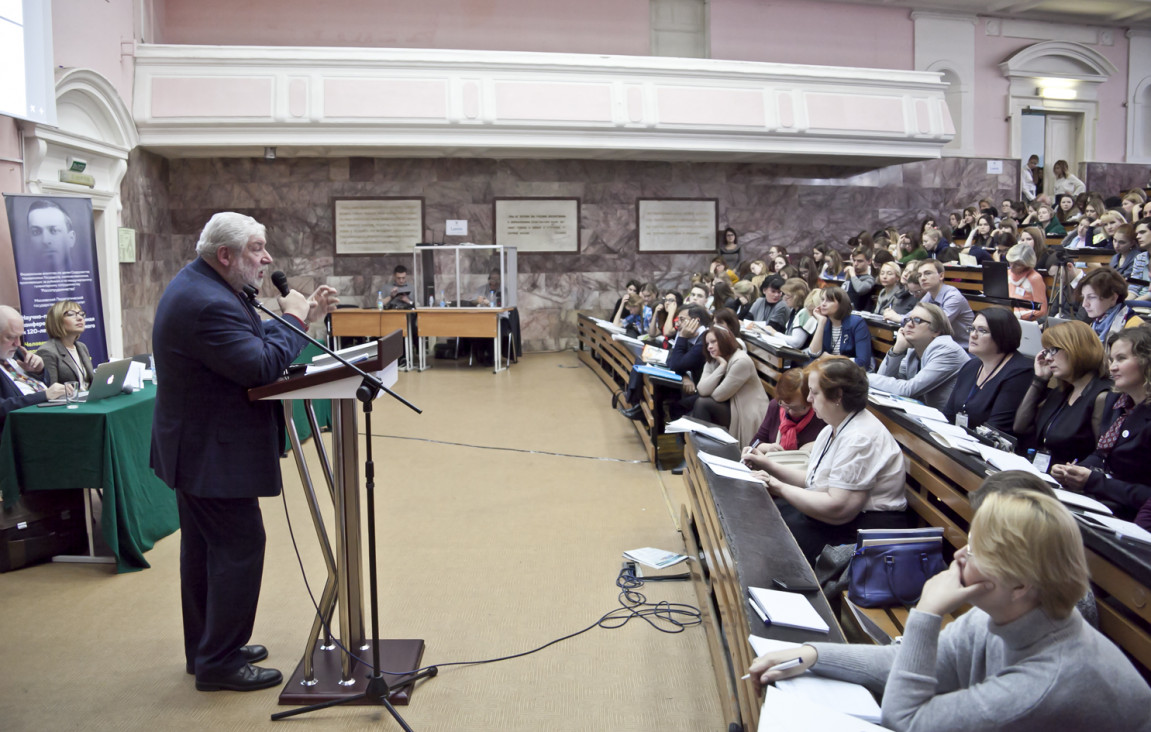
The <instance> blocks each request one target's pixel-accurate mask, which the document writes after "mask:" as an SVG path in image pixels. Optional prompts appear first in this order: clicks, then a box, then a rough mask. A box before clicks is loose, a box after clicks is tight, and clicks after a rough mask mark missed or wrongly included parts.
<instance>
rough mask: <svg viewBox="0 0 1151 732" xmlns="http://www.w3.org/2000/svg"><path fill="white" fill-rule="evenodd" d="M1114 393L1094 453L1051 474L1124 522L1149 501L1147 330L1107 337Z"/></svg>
mask: <svg viewBox="0 0 1151 732" xmlns="http://www.w3.org/2000/svg"><path fill="white" fill-rule="evenodd" d="M1107 347H1108V361H1109V366H1110V372H1111V380H1112V382H1113V383H1114V385H1115V386H1114V392H1113V393H1111V394H1109V395H1107V404H1106V406H1105V407H1104V410H1103V411H1104V415H1105V416H1104V418H1103V424H1102V427H1101V431H1102V434H1100V436H1099V441H1098V442H1097V443H1096V445H1095V451H1094V452H1092V453H1091V454H1090V455H1088V456H1087V457H1086V458H1084V459H1083V460H1080V461H1079V464H1077V465H1068V464H1063V465H1056V466H1054V467H1053V468H1051V475H1052V477H1054V478H1055V479H1056V480H1058V481H1059V482H1060V483H1062V484H1063V487H1064V488H1068V489H1070V490H1073V491H1081V492H1083V493H1087V494H1088V495H1091V496H1094V497H1096V498H1098V499H1100V500H1102V501H1104V502H1105V503H1107V504H1109V505H1110V506H1111V508H1113V509H1114V510H1115V514H1116V515H1117V516H1118V517H1119V518H1121V519H1126V520H1128V521H1130V520H1132V519H1134V518H1135V514H1136V512H1137V511H1139V509H1140V507H1141V506H1143V505H1144V504H1145V503H1147V502H1148V501H1151V475H1148V472H1147V467H1148V464H1149V461H1148V457H1147V456H1148V454H1149V453H1151V404H1149V403H1148V396H1149V395H1151V391H1148V385H1151V329H1148V328H1145V327H1144V328H1128V329H1127V330H1123V331H1120V332H1118V333H1115V334H1114V335H1112V336H1111V338H1110V339H1108V341H1107Z"/></svg>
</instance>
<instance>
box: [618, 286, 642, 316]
mask: <svg viewBox="0 0 1151 732" xmlns="http://www.w3.org/2000/svg"><path fill="white" fill-rule="evenodd" d="M641 287H643V284H642V283H641V282H640V281H639V280H628V281H627V286H626V287H625V288H624V292H623V294H622V295H620V297H619V299H618V300H616V301H615V305H613V306H612V308H611V311H612V312H613V313H616V312H619V309H620V307H621V306H622V305H623V304H624V301H625V300H627V296H628V295H638V294H639V288H641Z"/></svg>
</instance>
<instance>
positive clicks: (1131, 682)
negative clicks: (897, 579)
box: [749, 489, 1151, 732]
mask: <svg viewBox="0 0 1151 732" xmlns="http://www.w3.org/2000/svg"><path fill="white" fill-rule="evenodd" d="M968 541H969V542H970V543H969V544H968V546H966V547H964V548H962V549H960V550H959V551H957V552H956V553H955V561H954V562H952V564H951V566H950V567H949V568H948V569H947V570H945V571H943V572H941V573H939V574H937V575H936V576H935V577H932V578H931V579H930V580H928V581H927V584H926V585H924V587H923V595H922V596H921V597H920V599H919V603H918V604H917V605H916V607H915V609H913V610H912V611H911V614H910V615H909V616H908V619H907V624H906V627H905V629H904V635H903V642H902V643H901V644H900V645H889V646H872V645H866V646H865V645H857V644H851V645H849V644H837V643H812V644H808V645H805V646H803V647H802V649H801V650H800V651H798V652H797V651H794V650H792V651H780V652H774V653H769V654H765V655H763V656H760V657H759V658H757V659H756V660H755V661H754V662H753V663H752V664H751V668H750V669H749V672H750V673H751V675H752V676H753V678H754V679H755V680H756V682H757V683H760V684H766V683H771V682H774V681H777V680H779V679H782V678H788V677H790V676H796V675H799V674H801V673H803V672H804V671H806V670H808V669H811V670H812V672H813V673H815V674H818V675H820V676H827V677H830V678H836V679H842V680H846V681H851V682H854V683H858V684H863V685H864V686H866V687H867V688H868V689H869V690H871V691H872V692H873V693H878V694H882V696H883V703H882V710H883V716H882V720H881V724H882V725H883V726H884V727H886V728H888V729H892V730H896V731H897V732H910V731H914V730H930V732H959V731H960V730H979V732H991V731H993V730H1004V731H1005V732H1006V731H1008V730H1010V732H1026V731H1027V730H1036V731H1037V732H1050V731H1052V730H1091V729H1107V730H1144V731H1146V730H1151V715H1149V714H1148V710H1149V709H1151V689H1149V688H1148V686H1147V684H1146V682H1144V681H1143V679H1142V678H1141V677H1140V676H1139V673H1138V671H1136V670H1135V668H1134V667H1133V666H1132V665H1131V662H1130V661H1128V660H1127V658H1126V657H1125V656H1124V655H1123V653H1122V652H1121V651H1120V650H1119V649H1118V648H1116V647H1115V645H1114V644H1112V643H1111V641H1109V640H1108V639H1107V638H1105V637H1104V636H1103V635H1102V634H1100V633H1099V631H1097V630H1095V629H1094V628H1092V627H1091V626H1090V625H1088V624H1087V623H1086V622H1085V621H1084V620H1083V616H1081V615H1080V614H1079V611H1078V610H1076V608H1075V605H1076V603H1077V602H1078V601H1079V599H1080V598H1082V597H1083V595H1084V593H1085V592H1086V591H1087V561H1086V559H1085V557H1084V550H1083V539H1082V537H1081V536H1080V534H1079V527H1078V525H1077V524H1076V523H1075V519H1074V518H1072V516H1071V514H1070V513H1069V512H1068V511H1067V509H1066V508H1064V507H1063V505H1062V504H1061V503H1059V501H1058V500H1056V499H1054V498H1052V497H1050V496H1047V495H1043V494H1041V493H1039V492H1036V491H1033V490H1012V489H1008V490H1005V491H1003V492H1000V493H993V494H991V495H989V496H988V497H987V498H986V499H985V500H984V502H983V504H982V505H981V506H980V507H979V509H978V511H977V512H976V514H975V518H974V519H973V520H972V522H971V531H970V534H969V535H968ZM965 604H970V605H973V606H974V609H972V610H969V611H967V612H966V613H964V614H963V615H961V616H960V617H959V618H958V619H957V620H955V621H954V622H952V623H951V624H949V625H948V626H947V627H946V628H944V629H942V631H941V630H940V625H941V620H942V617H943V616H944V615H947V614H949V613H953V612H955V611H956V610H958V609H959V608H960V607H962V606H963V605H965ZM796 657H799V658H801V659H802V663H801V664H800V665H799V666H798V667H792V668H789V669H787V670H784V671H773V670H772V667H773V666H776V665H778V664H780V663H782V662H783V661H786V660H792V659H794V658H796Z"/></svg>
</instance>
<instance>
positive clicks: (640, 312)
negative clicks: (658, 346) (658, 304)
mask: <svg viewBox="0 0 1151 732" xmlns="http://www.w3.org/2000/svg"><path fill="white" fill-rule="evenodd" d="M612 324H613V325H615V326H616V327H617V328H626V329H627V330H628V333H630V334H631V335H639V334H641V333H646V332H647V329H648V327H649V326H650V325H651V308H648V307H646V306H645V305H644V304H643V298H642V297H640V296H639V295H628V296H627V297H625V298H624V299H623V300H621V301H620V309H619V310H617V311H616V312H615V316H614V317H612Z"/></svg>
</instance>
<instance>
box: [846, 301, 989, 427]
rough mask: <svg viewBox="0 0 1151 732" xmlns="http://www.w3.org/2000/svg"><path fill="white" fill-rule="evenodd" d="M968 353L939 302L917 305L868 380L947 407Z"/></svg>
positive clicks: (904, 321) (879, 387)
mask: <svg viewBox="0 0 1151 732" xmlns="http://www.w3.org/2000/svg"><path fill="white" fill-rule="evenodd" d="M967 359H968V355H967V352H966V351H965V350H963V347H962V346H960V345H959V344H958V343H956V342H955V339H953V338H952V337H951V323H949V322H947V316H946V315H944V314H943V310H942V309H940V308H939V306H937V305H924V304H923V303H920V304H919V305H916V306H915V308H914V309H912V311H911V312H910V313H908V314H907V316H905V317H904V318H903V326H902V327H901V328H900V329H899V330H897V331H896V332H895V343H894V345H892V346H891V349H890V350H889V351H888V352H887V355H886V356H884V357H883V361H882V362H881V363H880V364H879V368H878V369H877V370H876V372H875V373H874V374H868V375H867V380H868V381H869V382H870V383H871V387H872V388H873V389H878V390H880V391H886V392H888V393H890V394H897V395H899V396H905V397H911V398H912V399H918V400H920V401H921V402H923V403H924V404H926V405H927V406H929V407H935V408H936V409H943V407H944V406H945V405H946V404H947V399H948V397H950V396H951V390H952V389H953V388H954V386H955V376H956V374H957V373H958V372H959V370H960V369H961V368H962V367H963V365H964V364H965V363H967Z"/></svg>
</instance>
